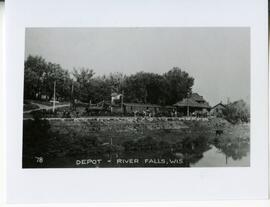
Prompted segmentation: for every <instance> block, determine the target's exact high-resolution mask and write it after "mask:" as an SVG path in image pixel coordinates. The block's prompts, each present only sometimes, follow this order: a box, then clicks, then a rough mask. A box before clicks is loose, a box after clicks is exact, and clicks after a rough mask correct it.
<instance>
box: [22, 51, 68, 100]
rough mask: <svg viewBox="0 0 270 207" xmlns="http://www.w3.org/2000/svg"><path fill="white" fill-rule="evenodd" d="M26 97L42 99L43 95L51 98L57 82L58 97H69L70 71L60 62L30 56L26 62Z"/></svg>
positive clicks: (48, 98)
mask: <svg viewBox="0 0 270 207" xmlns="http://www.w3.org/2000/svg"><path fill="white" fill-rule="evenodd" d="M24 70H25V71H24V98H25V99H41V96H42V95H45V96H46V99H47V100H50V99H51V98H52V96H53V85H54V82H55V81H56V83H57V97H61V98H63V99H68V97H69V93H70V92H69V85H70V83H71V79H70V75H69V73H68V71H66V70H64V69H62V68H61V66H60V65H59V64H54V63H50V62H46V61H45V59H44V58H42V57H40V56H28V58H27V60H26V61H25V64H24Z"/></svg>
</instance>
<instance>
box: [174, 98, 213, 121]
mask: <svg viewBox="0 0 270 207" xmlns="http://www.w3.org/2000/svg"><path fill="white" fill-rule="evenodd" d="M174 106H175V107H176V108H177V111H178V113H180V114H182V115H184V116H191V115H198V114H200V115H207V114H208V113H209V111H210V109H211V107H210V105H209V103H208V102H207V101H206V100H204V98H203V96H200V95H199V94H198V93H192V94H191V95H190V96H189V97H187V98H184V99H183V100H182V101H179V102H177V103H176V104H174Z"/></svg>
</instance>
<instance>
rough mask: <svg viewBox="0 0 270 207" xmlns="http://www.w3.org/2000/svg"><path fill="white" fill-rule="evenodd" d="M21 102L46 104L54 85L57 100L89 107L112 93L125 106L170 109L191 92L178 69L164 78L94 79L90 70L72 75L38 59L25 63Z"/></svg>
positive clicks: (77, 70) (114, 76)
mask: <svg viewBox="0 0 270 207" xmlns="http://www.w3.org/2000/svg"><path fill="white" fill-rule="evenodd" d="M24 65H25V73H24V74H25V77H24V98H25V99H41V98H42V96H43V97H46V100H51V99H52V97H53V85H54V82H56V97H57V99H63V100H70V99H71V98H75V99H77V100H79V101H82V102H89V101H90V100H91V101H92V103H96V102H100V101H103V100H110V94H111V93H112V92H116V93H122V92H123V93H124V101H125V102H133V103H151V104H160V105H171V104H174V103H176V102H177V101H179V100H182V99H183V98H185V97H186V96H187V94H188V93H190V92H191V91H192V86H193V83H194V79H193V78H192V77H191V76H190V75H189V74H188V73H187V72H185V71H183V70H181V69H180V68H177V67H175V68H172V69H171V70H169V71H168V72H166V73H164V74H156V73H147V72H137V73H135V74H132V75H129V76H127V75H125V74H123V73H111V74H109V75H103V76H96V75H95V73H94V70H93V69H89V68H74V69H73V71H72V72H69V71H68V70H65V69H63V68H62V67H61V66H60V65H59V64H55V63H51V62H47V61H46V60H45V59H44V58H42V57H40V56H29V57H28V58H27V60H26V61H25V64H24Z"/></svg>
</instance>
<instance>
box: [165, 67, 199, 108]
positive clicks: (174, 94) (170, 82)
mask: <svg viewBox="0 0 270 207" xmlns="http://www.w3.org/2000/svg"><path fill="white" fill-rule="evenodd" d="M164 77H165V79H166V89H167V90H166V91H167V93H166V104H168V105H172V104H175V103H176V102H178V101H180V100H182V99H183V98H185V97H187V95H188V93H191V92H192V86H193V84H194V78H192V77H190V76H189V74H188V73H187V72H185V71H182V70H181V69H180V68H177V67H174V68H173V69H172V70H170V71H169V72H167V73H165V74H164Z"/></svg>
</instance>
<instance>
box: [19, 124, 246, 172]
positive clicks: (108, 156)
mask: <svg viewBox="0 0 270 207" xmlns="http://www.w3.org/2000/svg"><path fill="white" fill-rule="evenodd" d="M29 124H35V127H33V126H31V130H29V129H28V128H27V126H28V125H24V142H23V143H24V148H23V151H24V154H23V164H24V165H23V166H24V167H26V168H42V167H44V168H63V167H69V168H72V167H220V166H249V151H250V143H249V128H244V129H243V130H242V131H241V130H240V129H239V128H235V131H231V133H227V134H224V135H220V136H216V135H215V134H214V133H209V132H207V131H206V132H203V131H201V130H200V131H198V132H196V131H192V132H190V133H184V132H183V131H181V130H179V131H174V132H172V131H169V132H168V131H150V132H147V133H144V134H142V135H140V136H139V137H137V136H138V134H136V136H134V137H131V134H129V137H126V136H125V135H124V134H118V135H117V139H114V141H112V137H110V136H112V135H110V134H104V135H102V134H98V135H97V134H96V135H95V134H93V135H87V136H84V137H76V139H69V138H65V137H63V136H61V135H59V134H50V133H48V132H47V131H45V132H43V131H44V130H43V131H41V130H39V128H38V127H39V125H41V124H42V123H39V122H38V123H29ZM41 126H42V129H46V128H45V127H44V124H43V125H41ZM36 128H37V130H33V129H36ZM36 131H37V132H38V133H37V132H36ZM41 132H43V133H41ZM246 132H247V133H246ZM238 135H239V136H238ZM113 136H114V137H115V136H116V135H115V134H114V135H113ZM37 138H38V139H37ZM37 156H38V157H40V156H41V157H42V160H43V162H42V163H40V162H37V161H36V159H35V157H37ZM85 159H87V160H92V162H91V161H89V162H90V163H92V164H91V165H90V164H89V165H77V164H76V160H85ZM93 160H96V161H93ZM97 160H102V161H100V162H98V161H97ZM119 160H120V161H119ZM86 162H87V161H86Z"/></svg>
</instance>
